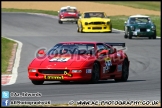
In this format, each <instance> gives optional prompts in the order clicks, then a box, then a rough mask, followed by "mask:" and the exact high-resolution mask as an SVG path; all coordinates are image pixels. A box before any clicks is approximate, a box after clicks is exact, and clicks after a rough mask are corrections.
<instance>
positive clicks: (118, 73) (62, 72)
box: [28, 41, 130, 85]
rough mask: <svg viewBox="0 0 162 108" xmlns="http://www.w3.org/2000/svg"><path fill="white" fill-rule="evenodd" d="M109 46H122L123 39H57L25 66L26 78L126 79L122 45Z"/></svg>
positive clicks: (38, 81) (126, 61)
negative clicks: (117, 41) (115, 41)
mask: <svg viewBox="0 0 162 108" xmlns="http://www.w3.org/2000/svg"><path fill="white" fill-rule="evenodd" d="M113 46H121V47H123V48H125V43H107V42H105V43H103V42H92V41H89V42H85V41H84V42H81V41H80V42H79V41H75V42H60V43H58V44H56V45H55V46H54V47H53V48H51V49H50V50H49V51H48V52H47V53H46V51H45V50H43V49H41V50H39V51H38V53H37V57H36V58H35V59H34V60H33V61H32V62H31V63H30V64H29V66H28V75H29V79H30V80H31V82H32V83H33V84H35V85H40V84H43V83H44V81H61V82H64V83H65V82H70V81H87V82H91V83H97V82H98V81H99V80H107V79H115V81H127V79H128V76H129V63H130V61H129V59H128V56H127V55H126V53H125V52H124V51H123V50H122V49H120V50H117V49H116V48H114V47H113Z"/></svg>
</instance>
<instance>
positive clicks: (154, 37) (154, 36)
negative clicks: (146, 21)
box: [152, 31, 156, 39]
mask: <svg viewBox="0 0 162 108" xmlns="http://www.w3.org/2000/svg"><path fill="white" fill-rule="evenodd" d="M152 38H153V39H156V31H155V33H154V35H153V36H152Z"/></svg>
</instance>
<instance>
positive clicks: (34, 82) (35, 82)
mask: <svg viewBox="0 0 162 108" xmlns="http://www.w3.org/2000/svg"><path fill="white" fill-rule="evenodd" d="M31 82H32V83H33V84H34V85H42V84H43V83H44V81H33V80H32V81H31Z"/></svg>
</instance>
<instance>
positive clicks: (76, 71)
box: [72, 70, 82, 73]
mask: <svg viewBox="0 0 162 108" xmlns="http://www.w3.org/2000/svg"><path fill="white" fill-rule="evenodd" d="M80 72H82V70H72V73H80Z"/></svg>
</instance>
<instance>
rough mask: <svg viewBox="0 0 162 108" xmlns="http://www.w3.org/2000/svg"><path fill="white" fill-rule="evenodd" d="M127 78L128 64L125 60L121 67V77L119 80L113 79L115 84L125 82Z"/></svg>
mask: <svg viewBox="0 0 162 108" xmlns="http://www.w3.org/2000/svg"><path fill="white" fill-rule="evenodd" d="M128 76H129V62H128V60H127V59H125V60H124V61H123V65H122V77H121V78H120V79H115V81H116V82H126V81H127V80H128Z"/></svg>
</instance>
